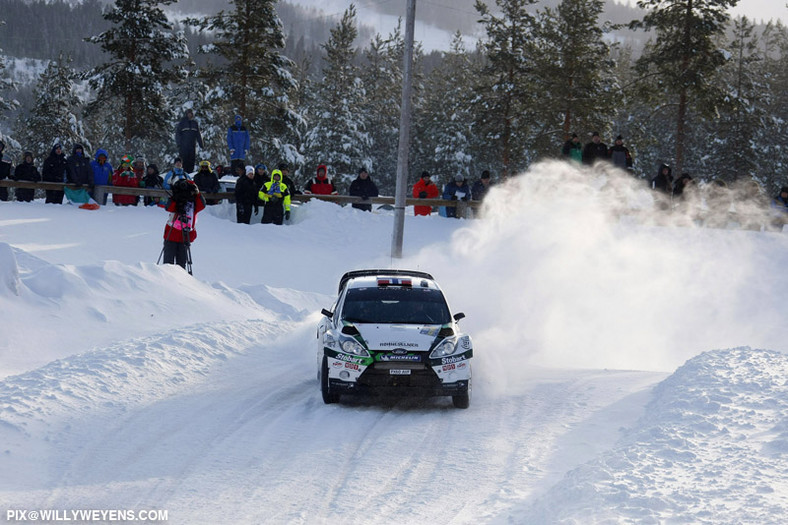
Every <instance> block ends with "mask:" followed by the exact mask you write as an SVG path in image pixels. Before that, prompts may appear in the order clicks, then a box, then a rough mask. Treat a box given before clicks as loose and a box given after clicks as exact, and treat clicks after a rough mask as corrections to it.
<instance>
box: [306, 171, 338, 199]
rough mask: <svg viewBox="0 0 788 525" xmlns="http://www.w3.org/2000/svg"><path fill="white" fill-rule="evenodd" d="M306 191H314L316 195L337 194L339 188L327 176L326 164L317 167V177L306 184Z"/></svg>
mask: <svg viewBox="0 0 788 525" xmlns="http://www.w3.org/2000/svg"><path fill="white" fill-rule="evenodd" d="M304 193H314V194H315V195H336V194H337V189H336V188H335V187H334V184H333V183H332V182H331V181H330V180H329V179H328V177H326V165H325V164H321V165H320V166H318V167H317V177H315V178H314V179H312V180H310V181H309V182H307V183H306V186H304Z"/></svg>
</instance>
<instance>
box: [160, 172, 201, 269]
mask: <svg viewBox="0 0 788 525" xmlns="http://www.w3.org/2000/svg"><path fill="white" fill-rule="evenodd" d="M165 209H166V210H167V211H168V212H170V217H169V219H167V225H166V226H165V227H164V248H163V250H162V253H163V255H164V264H174V263H177V264H178V266H180V267H182V268H186V265H187V264H188V265H189V268H188V270H189V273H190V274H191V254H190V248H189V247H190V245H191V243H192V242H193V241H194V239H196V238H197V232H196V231H195V230H194V226H195V222H196V221H197V214H198V213H199V212H200V211H202V210H203V209H205V199H203V197H202V195H200V190H199V188H197V185H196V184H195V183H194V182H192V181H190V180H186V179H181V180H179V181H177V182H176V183H175V184H174V185H173V186H172V198H171V199H170V200H169V201H168V202H167V205H166V206H165Z"/></svg>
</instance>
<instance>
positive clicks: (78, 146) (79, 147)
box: [71, 144, 85, 157]
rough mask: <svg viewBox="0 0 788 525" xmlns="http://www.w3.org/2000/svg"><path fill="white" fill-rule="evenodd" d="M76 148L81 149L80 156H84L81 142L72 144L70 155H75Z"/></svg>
mask: <svg viewBox="0 0 788 525" xmlns="http://www.w3.org/2000/svg"><path fill="white" fill-rule="evenodd" d="M78 149H81V150H82V156H83V157H84V156H85V146H83V145H82V144H74V145H73V146H72V147H71V154H72V155H76V154H77V150H78Z"/></svg>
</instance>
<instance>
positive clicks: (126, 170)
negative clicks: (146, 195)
mask: <svg viewBox="0 0 788 525" xmlns="http://www.w3.org/2000/svg"><path fill="white" fill-rule="evenodd" d="M133 162H134V158H133V157H132V156H131V155H124V156H123V158H122V159H120V167H119V168H118V169H116V170H115V173H113V174H112V185H113V186H126V187H130V188H139V187H140V179H138V178H137V174H136V173H135V172H134V170H133V169H132V167H131V165H132V163H133ZM138 199H139V196H138V195H117V194H114V193H113V194H112V202H114V203H115V206H128V205H132V206H136V205H137V200H138Z"/></svg>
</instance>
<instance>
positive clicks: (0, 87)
mask: <svg viewBox="0 0 788 525" xmlns="http://www.w3.org/2000/svg"><path fill="white" fill-rule="evenodd" d="M3 25H5V22H4V21H3V20H0V26H3ZM5 68H6V65H5V56H4V55H3V50H2V49H0V115H2V114H3V113H5V112H6V111H11V110H13V109H16V108H17V106H18V105H19V103H18V102H17V101H16V100H8V99H6V98H4V97H3V92H5V91H8V90H10V89H14V88H15V87H16V86H15V84H14V82H12V81H11V80H10V79H7V78H5V75H3V71H4V70H5ZM0 140H6V138H5V137H4V135H3V131H2V129H0ZM7 153H8V152H7V151H6V154H7Z"/></svg>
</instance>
